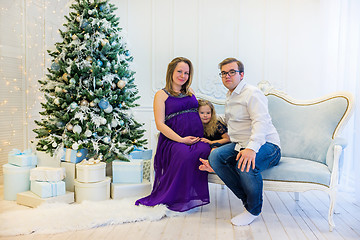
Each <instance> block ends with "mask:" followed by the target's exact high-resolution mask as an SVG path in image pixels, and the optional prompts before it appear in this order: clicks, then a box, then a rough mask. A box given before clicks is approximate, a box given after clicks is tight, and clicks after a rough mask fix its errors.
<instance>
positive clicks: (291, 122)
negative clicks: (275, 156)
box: [267, 93, 349, 163]
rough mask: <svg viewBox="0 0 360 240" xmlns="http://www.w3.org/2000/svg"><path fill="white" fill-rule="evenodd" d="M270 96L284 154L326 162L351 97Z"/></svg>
mask: <svg viewBox="0 0 360 240" xmlns="http://www.w3.org/2000/svg"><path fill="white" fill-rule="evenodd" d="M267 98H268V106H269V113H270V115H271V118H272V122H273V124H274V126H275V128H276V129H277V131H278V133H279V135H280V141H281V155H282V156H283V157H293V158H301V159H308V160H313V161H317V162H321V163H325V159H326V153H327V150H328V147H329V146H330V142H331V141H332V139H334V138H335V136H336V135H337V133H338V130H339V128H340V127H341V125H342V122H343V120H345V116H346V115H347V111H349V99H348V98H347V97H346V96H343V95H341V94H340V95H339V94H333V95H329V96H327V97H324V98H321V99H317V100H313V101H307V102H300V101H293V100H290V99H289V98H286V96H284V95H283V96H281V95H279V94H276V93H275V94H274V93H268V94H267Z"/></svg>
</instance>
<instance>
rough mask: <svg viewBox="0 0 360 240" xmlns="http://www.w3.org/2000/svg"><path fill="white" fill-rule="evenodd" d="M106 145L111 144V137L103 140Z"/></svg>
mask: <svg viewBox="0 0 360 240" xmlns="http://www.w3.org/2000/svg"><path fill="white" fill-rule="evenodd" d="M103 141H104V143H110V141H111V138H110V137H109V136H106V137H104V138H103Z"/></svg>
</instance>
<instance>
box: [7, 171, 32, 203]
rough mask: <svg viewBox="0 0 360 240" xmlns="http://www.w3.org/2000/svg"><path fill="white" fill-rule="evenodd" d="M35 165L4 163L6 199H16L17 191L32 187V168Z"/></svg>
mask: <svg viewBox="0 0 360 240" xmlns="http://www.w3.org/2000/svg"><path fill="white" fill-rule="evenodd" d="M34 167H35V166H26V167H19V166H15V165H12V164H4V165H3V173H4V199H5V200H16V194H17V193H19V192H25V191H28V190H29V189H30V169H31V168H34Z"/></svg>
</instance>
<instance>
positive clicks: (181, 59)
mask: <svg viewBox="0 0 360 240" xmlns="http://www.w3.org/2000/svg"><path fill="white" fill-rule="evenodd" d="M180 62H184V63H186V64H187V65H188V66H189V78H188V80H187V81H186V83H184V85H182V86H181V93H183V94H185V95H188V96H191V95H192V93H191V92H190V85H191V83H192V75H193V65H192V63H191V61H190V60H189V59H187V58H184V57H177V58H174V59H173V60H172V61H171V62H170V63H169V65H168V68H167V71H166V85H165V89H166V91H168V92H169V93H170V94H171V95H174V96H177V95H178V94H179V93H176V92H175V91H174V89H173V87H172V83H173V74H174V71H175V68H176V66H177V65H178V64H179V63H180Z"/></svg>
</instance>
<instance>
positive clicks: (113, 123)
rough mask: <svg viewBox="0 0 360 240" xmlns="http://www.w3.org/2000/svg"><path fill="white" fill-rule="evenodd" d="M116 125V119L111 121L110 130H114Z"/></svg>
mask: <svg viewBox="0 0 360 240" xmlns="http://www.w3.org/2000/svg"><path fill="white" fill-rule="evenodd" d="M117 125H118V123H117V121H116V119H113V120H111V127H112V128H116V127H117Z"/></svg>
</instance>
